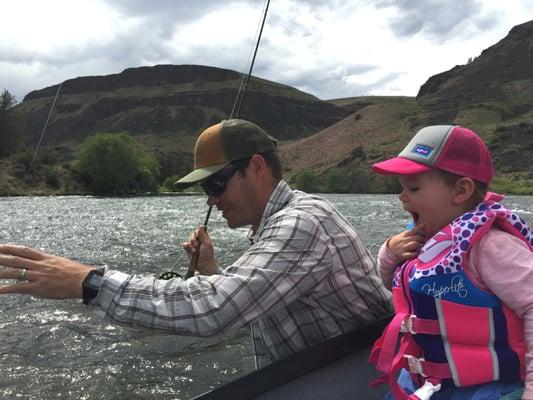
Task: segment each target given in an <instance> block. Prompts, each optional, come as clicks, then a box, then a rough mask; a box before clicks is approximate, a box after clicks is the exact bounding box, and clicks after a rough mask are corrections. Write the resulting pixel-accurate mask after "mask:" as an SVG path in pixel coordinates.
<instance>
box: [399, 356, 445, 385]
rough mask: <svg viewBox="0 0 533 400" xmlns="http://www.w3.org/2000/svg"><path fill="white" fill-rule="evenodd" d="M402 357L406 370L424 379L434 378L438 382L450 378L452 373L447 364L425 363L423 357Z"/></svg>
mask: <svg viewBox="0 0 533 400" xmlns="http://www.w3.org/2000/svg"><path fill="white" fill-rule="evenodd" d="M403 357H404V359H405V361H406V365H405V367H406V369H407V370H408V371H409V372H410V373H412V374H417V375H421V376H423V377H424V378H427V377H431V378H435V379H437V380H439V381H440V380H442V379H450V378H451V377H452V371H451V370H450V365H449V364H448V363H435V362H431V361H426V360H425V359H424V358H423V357H421V358H417V357H415V356H413V355H410V354H404V356H403Z"/></svg>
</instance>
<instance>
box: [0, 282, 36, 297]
mask: <svg viewBox="0 0 533 400" xmlns="http://www.w3.org/2000/svg"><path fill="white" fill-rule="evenodd" d="M33 286H34V284H32V283H29V282H22V283H17V284H15V285H5V286H0V294H9V293H20V294H32V293H33V292H32V287H33Z"/></svg>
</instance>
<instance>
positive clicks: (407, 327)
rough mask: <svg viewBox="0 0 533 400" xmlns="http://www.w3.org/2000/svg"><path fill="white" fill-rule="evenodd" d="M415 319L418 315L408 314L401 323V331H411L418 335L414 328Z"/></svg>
mask: <svg viewBox="0 0 533 400" xmlns="http://www.w3.org/2000/svg"><path fill="white" fill-rule="evenodd" d="M415 319H416V315H413V314H409V315H407V316H406V317H405V318H404V319H403V320H402V322H401V323H400V332H402V333H407V332H409V333H410V334H412V335H416V332H415V329H414V323H415Z"/></svg>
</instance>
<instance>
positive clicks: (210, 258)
mask: <svg viewBox="0 0 533 400" xmlns="http://www.w3.org/2000/svg"><path fill="white" fill-rule="evenodd" d="M183 249H184V250H185V251H186V252H187V256H188V257H189V261H191V260H197V264H196V270H197V271H198V272H200V274H202V275H213V274H214V273H215V272H216V270H217V260H216V258H215V251H214V250H213V243H212V242H211V238H210V237H209V235H208V234H207V232H206V231H205V227H204V226H201V227H200V228H198V229H196V230H195V231H194V232H193V233H192V234H191V236H190V237H189V241H188V242H185V243H183ZM198 251H199V253H198Z"/></svg>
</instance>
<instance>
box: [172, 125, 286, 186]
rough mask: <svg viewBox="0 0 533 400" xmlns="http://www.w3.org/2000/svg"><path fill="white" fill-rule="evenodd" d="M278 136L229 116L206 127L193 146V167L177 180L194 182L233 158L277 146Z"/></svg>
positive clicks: (190, 183)
mask: <svg viewBox="0 0 533 400" xmlns="http://www.w3.org/2000/svg"><path fill="white" fill-rule="evenodd" d="M276 146H277V140H276V139H274V138H273V137H272V136H270V135H269V134H267V133H266V132H265V131H264V130H263V129H262V128H260V127H259V126H257V125H256V124H254V123H252V122H249V121H245V120H243V119H229V120H224V121H222V122H219V123H218V124H215V125H213V126H210V127H209V128H207V129H206V130H205V131H203V132H202V133H201V134H200V136H198V139H197V140H196V145H195V146H194V170H193V171H192V172H191V173H189V174H187V175H185V176H184V177H183V178H181V179H180V180H179V181H177V182H176V183H175V185H176V186H177V187H185V186H190V185H193V184H195V183H197V182H200V181H202V180H204V179H207V178H209V177H210V176H211V175H213V174H215V173H217V172H218V171H220V170H221V169H222V168H224V167H225V166H226V165H228V164H229V163H230V162H231V161H235V160H240V159H241V158H246V157H250V156H252V155H254V154H258V153H266V152H269V151H273V150H275V149H276Z"/></svg>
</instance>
